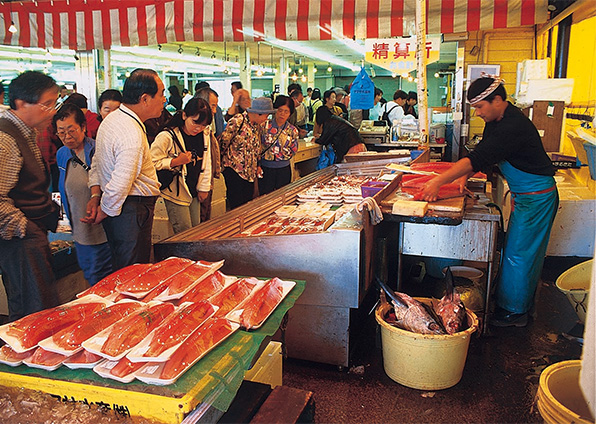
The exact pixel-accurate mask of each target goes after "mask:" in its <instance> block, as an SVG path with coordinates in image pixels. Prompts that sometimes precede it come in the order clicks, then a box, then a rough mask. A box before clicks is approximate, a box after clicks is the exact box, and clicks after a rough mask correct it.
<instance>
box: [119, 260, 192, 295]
mask: <svg viewBox="0 0 596 424" xmlns="http://www.w3.org/2000/svg"><path fill="white" fill-rule="evenodd" d="M194 263H195V262H194V261H191V260H190V259H186V258H177V257H171V258H168V259H164V260H163V261H160V262H158V263H156V264H154V265H152V266H151V267H149V268H148V269H147V270H145V271H144V272H142V273H141V274H139V275H137V276H135V277H133V278H132V279H131V280H129V281H127V282H125V283H123V284H120V285H119V286H117V287H116V290H117V291H118V292H120V293H124V294H128V295H132V296H135V297H143V296H145V295H146V294H147V293H149V292H150V291H151V290H153V289H154V288H156V287H157V286H158V285H160V284H161V283H163V282H164V281H165V280H166V279H168V278H170V277H171V276H173V275H175V274H177V273H179V272H181V271H183V270H184V269H186V268H188V267H189V266H191V265H192V264H194Z"/></svg>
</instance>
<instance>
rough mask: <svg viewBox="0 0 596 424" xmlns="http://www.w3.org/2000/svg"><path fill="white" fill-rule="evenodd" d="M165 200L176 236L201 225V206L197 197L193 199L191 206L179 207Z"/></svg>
mask: <svg viewBox="0 0 596 424" xmlns="http://www.w3.org/2000/svg"><path fill="white" fill-rule="evenodd" d="M163 200H164V203H165V204H166V209H167V211H168V219H169V220H170V224H172V228H173V229H174V233H175V234H178V233H181V232H182V231H186V230H188V229H189V228H192V227H194V226H196V225H199V224H200V223H201V204H200V203H199V199H197V198H196V197H193V198H192V202H190V205H189V206H183V205H178V204H176V203H174V202H172V201H170V200H168V199H163Z"/></svg>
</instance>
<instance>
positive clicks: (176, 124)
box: [151, 98, 213, 233]
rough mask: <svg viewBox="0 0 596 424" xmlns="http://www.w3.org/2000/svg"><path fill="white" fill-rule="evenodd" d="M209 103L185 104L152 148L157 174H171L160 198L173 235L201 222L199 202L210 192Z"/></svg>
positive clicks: (210, 118)
mask: <svg viewBox="0 0 596 424" xmlns="http://www.w3.org/2000/svg"><path fill="white" fill-rule="evenodd" d="M212 119H213V115H212V113H211V108H210V107H209V104H208V103H207V102H206V101H205V100H203V99H199V98H193V99H191V100H189V101H188V103H186V105H185V106H184V110H181V111H178V112H177V113H176V114H175V115H174V116H173V117H172V119H170V121H168V122H167V123H166V125H165V127H164V129H163V131H161V132H160V133H159V134H157V136H156V137H155V141H154V142H153V144H152V145H151V156H152V159H153V165H155V169H156V170H157V171H158V175H159V174H160V171H174V172H175V175H174V178H173V179H172V182H171V183H169V184H168V185H167V186H165V187H164V184H163V183H162V187H161V196H162V197H163V199H164V201H165V204H166V209H167V211H168V217H169V219H170V223H171V224H172V227H173V229H174V233H179V232H182V231H185V230H187V229H189V228H191V227H194V226H195V225H198V224H199V222H200V220H201V206H200V202H201V200H203V199H204V198H206V197H207V196H208V194H209V190H210V189H211V178H212V172H211V167H212V163H211V152H210V140H211V132H210V131H211V129H210V126H209V125H210V124H211V121H212Z"/></svg>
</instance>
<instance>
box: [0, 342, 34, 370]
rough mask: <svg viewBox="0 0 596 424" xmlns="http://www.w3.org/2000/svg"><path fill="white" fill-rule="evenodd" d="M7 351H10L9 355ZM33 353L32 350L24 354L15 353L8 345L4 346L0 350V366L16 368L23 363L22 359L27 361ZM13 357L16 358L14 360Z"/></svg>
mask: <svg viewBox="0 0 596 424" xmlns="http://www.w3.org/2000/svg"><path fill="white" fill-rule="evenodd" d="M8 349H10V350H11V351H12V352H11V353H10V354H9V353H8V352H7V350H8ZM13 352H14V353H13ZM33 352H34V350H28V351H27V352H25V353H17V352H15V351H14V350H13V349H12V348H11V347H10V346H9V345H4V346H2V348H0V364H5V365H8V366H11V367H17V366H19V365H21V364H22V363H23V360H24V359H27V358H29V357H30V356H31V355H33ZM13 355H15V356H17V357H16V358H15V357H14V356H13Z"/></svg>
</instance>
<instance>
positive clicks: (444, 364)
mask: <svg viewBox="0 0 596 424" xmlns="http://www.w3.org/2000/svg"><path fill="white" fill-rule="evenodd" d="M417 300H419V301H421V302H424V303H426V304H429V303H430V299H426V298H417ZM389 309H391V305H389V304H384V305H381V306H379V307H378V308H377V310H376V312H375V317H376V319H377V322H378V323H379V325H380V326H381V344H382V346H383V367H384V368H385V372H386V373H387V375H388V376H389V377H390V378H391V379H392V380H394V381H396V382H398V383H399V384H403V385H404V386H407V387H411V388H413V389H420V390H441V389H447V388H449V387H453V386H455V385H456V384H457V383H458V382H459V380H461V377H462V374H463V371H464V366H465V364H466V358H467V356H468V346H469V345H470V337H471V335H472V333H473V332H474V331H476V329H477V328H478V318H476V315H475V314H474V312H472V311H470V310H467V315H468V324H469V327H468V329H466V330H464V331H460V332H458V333H455V334H451V335H431V334H418V333H413V332H411V331H407V330H402V329H401V328H397V327H394V326H392V325H389V324H387V322H386V321H385V318H384V317H385V315H386V314H387V313H388V312H389Z"/></svg>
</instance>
